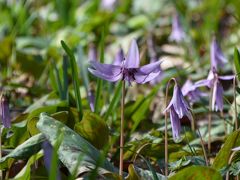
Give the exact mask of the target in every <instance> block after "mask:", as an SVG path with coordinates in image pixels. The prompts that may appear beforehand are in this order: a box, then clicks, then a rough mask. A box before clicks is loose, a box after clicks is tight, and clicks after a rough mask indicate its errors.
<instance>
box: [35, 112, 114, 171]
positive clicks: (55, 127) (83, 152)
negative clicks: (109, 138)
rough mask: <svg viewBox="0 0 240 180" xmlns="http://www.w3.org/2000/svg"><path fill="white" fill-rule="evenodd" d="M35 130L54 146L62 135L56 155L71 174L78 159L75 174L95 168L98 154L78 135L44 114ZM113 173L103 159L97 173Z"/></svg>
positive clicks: (110, 166) (111, 168)
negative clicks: (61, 134)
mask: <svg viewBox="0 0 240 180" xmlns="http://www.w3.org/2000/svg"><path fill="white" fill-rule="evenodd" d="M37 128H38V129H39V130H40V131H41V132H42V133H43V134H44V135H46V137H47V139H48V140H49V142H50V143H51V144H52V145H54V144H55V142H56V139H57V138H58V136H59V133H63V141H62V143H61V145H60V147H59V150H58V155H59V159H60V160H61V161H62V163H63V164H64V165H65V166H66V167H67V168H68V170H69V171H70V173H71V174H73V173H74V171H75V168H76V165H77V164H78V160H79V158H80V159H81V163H80V166H79V167H78V170H77V172H78V173H77V174H81V173H84V172H88V171H90V170H93V169H94V168H95V165H96V163H97V161H98V159H99V158H100V157H101V154H100V152H99V151H98V150H97V149H96V148H95V147H94V146H93V145H91V144H90V143H89V142H88V141H87V140H85V139H84V138H83V137H81V136H80V135H79V134H77V133H76V132H74V131H73V130H71V129H70V128H68V127H67V126H65V125H64V124H62V123H61V122H59V121H56V120H55V119H53V118H52V117H49V116H47V115H46V114H45V113H42V114H41V115H40V119H39V121H38V123H37ZM109 171H110V172H114V167H113V166H112V164H111V163H110V162H108V161H107V160H106V159H104V161H103V163H102V164H101V165H100V168H99V173H100V174H104V173H107V172H109Z"/></svg>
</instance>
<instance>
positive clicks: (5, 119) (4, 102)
mask: <svg viewBox="0 0 240 180" xmlns="http://www.w3.org/2000/svg"><path fill="white" fill-rule="evenodd" d="M0 107H1V116H2V123H3V126H4V127H5V128H10V127H11V116H10V109H9V102H8V98H7V97H6V95H2V96H1V106H0Z"/></svg>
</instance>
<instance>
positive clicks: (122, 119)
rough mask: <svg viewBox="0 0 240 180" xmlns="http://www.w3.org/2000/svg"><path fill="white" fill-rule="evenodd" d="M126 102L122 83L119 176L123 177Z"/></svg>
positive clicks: (123, 83)
mask: <svg viewBox="0 0 240 180" xmlns="http://www.w3.org/2000/svg"><path fill="white" fill-rule="evenodd" d="M124 100H125V81H124V80H123V81H122V100H121V133H120V158H119V159H120V162H119V175H120V176H122V175H123V147H124Z"/></svg>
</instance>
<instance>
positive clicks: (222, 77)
mask: <svg viewBox="0 0 240 180" xmlns="http://www.w3.org/2000/svg"><path fill="white" fill-rule="evenodd" d="M234 77H235V75H227V76H218V78H219V79H221V80H233V79H234Z"/></svg>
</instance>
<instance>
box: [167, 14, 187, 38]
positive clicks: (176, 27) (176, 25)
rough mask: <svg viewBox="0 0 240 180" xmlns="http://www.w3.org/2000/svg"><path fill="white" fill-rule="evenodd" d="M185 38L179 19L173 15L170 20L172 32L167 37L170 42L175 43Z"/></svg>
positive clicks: (176, 15)
mask: <svg viewBox="0 0 240 180" xmlns="http://www.w3.org/2000/svg"><path fill="white" fill-rule="evenodd" d="M185 37H186V34H185V32H184V31H183V28H182V25H181V22H180V18H179V15H178V14H175V15H174V16H173V19H172V32H171V34H170V36H169V40H170V41H176V42H177V43H179V42H181V41H183V40H184V39H185Z"/></svg>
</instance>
